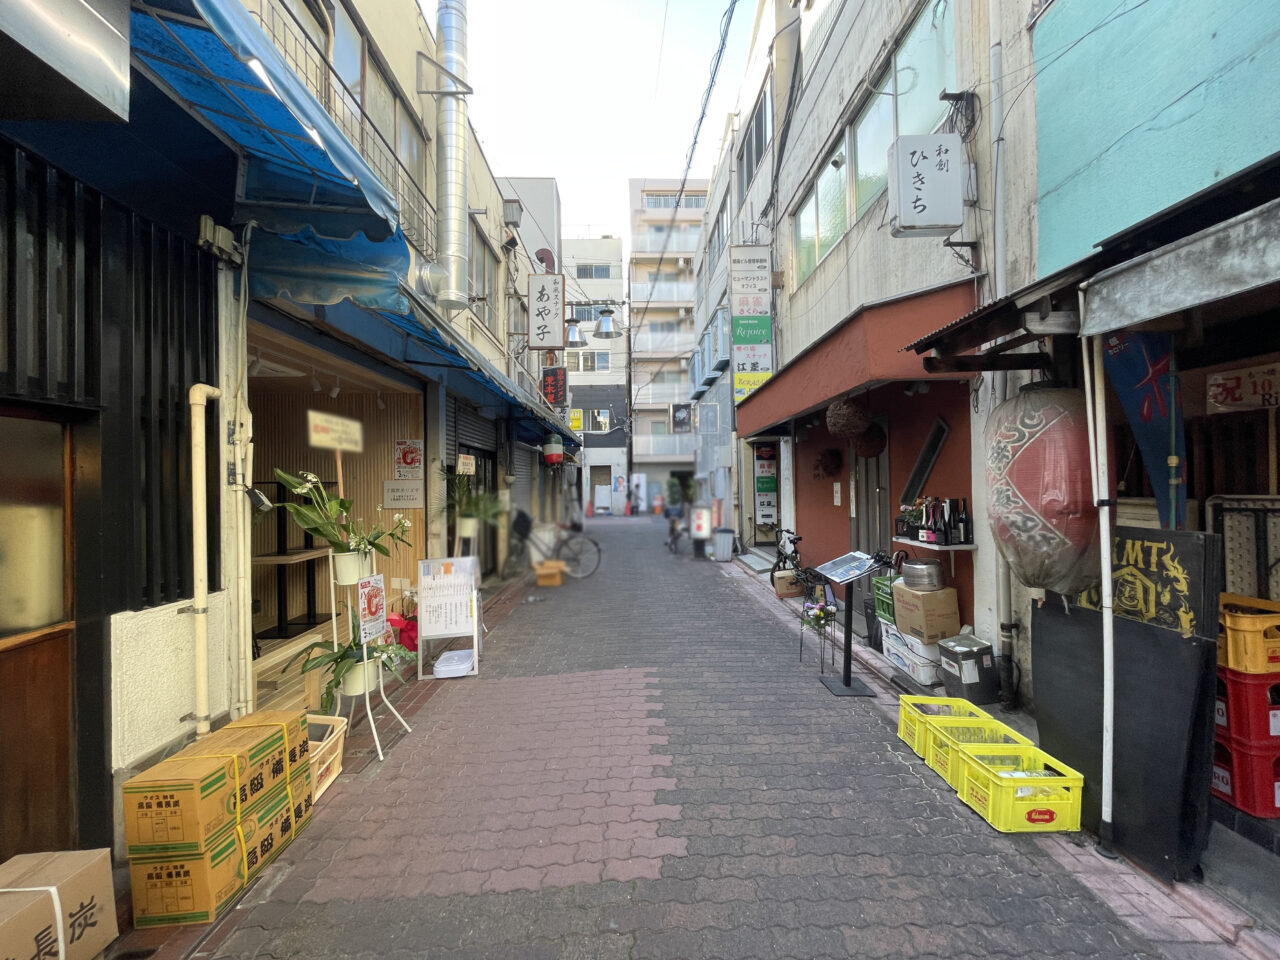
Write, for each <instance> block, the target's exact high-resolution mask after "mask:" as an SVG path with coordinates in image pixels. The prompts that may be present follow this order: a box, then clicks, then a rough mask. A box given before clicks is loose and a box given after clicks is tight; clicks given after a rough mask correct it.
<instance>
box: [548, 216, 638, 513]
mask: <svg viewBox="0 0 1280 960" xmlns="http://www.w3.org/2000/svg"><path fill="white" fill-rule="evenodd" d="M563 247H564V273H565V287H566V291H565V302H566V304H567V305H568V312H569V318H570V319H571V321H572V324H573V325H572V326H571V327H570V330H573V329H575V328H576V330H577V339H576V340H572V341H569V342H567V348H566V350H565V366H566V367H567V368H568V383H569V419H570V421H572V422H573V423H576V424H577V425H578V426H577V427H576V428H575V429H576V430H577V432H578V433H579V434H580V435H581V436H582V438H583V444H582V451H581V452H580V453H579V454H578V457H579V459H580V461H581V464H582V472H583V484H582V494H583V501H584V502H583V504H582V506H583V509H584V511H585V510H586V508H587V505H588V504H590V506H591V510H592V512H606V511H607V512H609V513H617V514H621V513H622V512H623V511H624V510H625V507H626V496H627V487H626V476H627V438H628V435H629V433H630V425H629V424H628V422H627V340H626V337H625V335H623V336H613V337H607V336H601V335H600V334H602V333H605V332H606V330H612V331H615V332H618V333H622V332H623V323H624V320H623V309H622V306H623V303H622V301H623V277H622V239H621V238H620V237H599V238H595V239H569V238H566V239H565V240H564V242H563ZM608 309H612V310H613V311H614V312H613V314H612V316H611V317H610V320H609V323H608V324H607V325H602V324H601V320H600V314H601V311H602V310H608Z"/></svg>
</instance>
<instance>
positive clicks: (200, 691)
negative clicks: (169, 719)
mask: <svg viewBox="0 0 1280 960" xmlns="http://www.w3.org/2000/svg"><path fill="white" fill-rule="evenodd" d="M220 396H222V391H221V390H219V389H218V388H217V387H211V386H209V385H208V384H206V383H193V384H192V385H191V390H190V391H189V392H188V394H187V402H188V403H189V404H190V406H191V578H192V582H193V584H194V587H195V591H194V594H193V596H192V600H191V610H192V613H193V614H194V615H195V654H196V656H195V660H196V664H195V670H196V736H197V737H203V736H206V735H207V734H208V733H209V529H208V509H207V507H206V503H205V500H206V495H207V494H206V488H205V443H204V434H205V422H204V419H205V418H204V410H205V405H206V404H207V402H208V401H209V400H210V399H217V398H218V397H220Z"/></svg>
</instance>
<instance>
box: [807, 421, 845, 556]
mask: <svg viewBox="0 0 1280 960" xmlns="http://www.w3.org/2000/svg"><path fill="white" fill-rule="evenodd" d="M820 419H822V420H823V423H822V424H820V425H819V426H816V427H813V428H812V429H810V431H809V436H808V438H807V439H806V440H805V441H804V442H802V443H797V444H796V445H795V451H796V456H795V459H796V463H795V482H796V532H797V533H798V534H800V536H802V537H804V542H803V543H801V544H800V555H801V556H802V557H804V562H805V564H806V565H808V566H817V565H818V564H820V563H826V562H827V561H828V560H833V559H835V558H836V557H839V556H843V555H844V554H846V553H848V552H849V550H850V549H851V548H850V546H849V455H850V454H849V443H848V441H847V440H837V439H835V438H834V437H832V436H831V434H830V433H828V432H827V428H826V424H825V418H820ZM830 449H835V450H839V451H840V458H841V463H840V470H839V472H838V473H837V474H836V475H835V476H830V477H828V476H822V475H821V474H820V473H819V472H818V470H817V463H818V458H819V457H820V456H821V454H822V452H823V451H824V450H830ZM835 483H839V484H840V506H836V505H835V504H834V503H833V499H834V498H833V497H832V490H831V487H832V484H835Z"/></svg>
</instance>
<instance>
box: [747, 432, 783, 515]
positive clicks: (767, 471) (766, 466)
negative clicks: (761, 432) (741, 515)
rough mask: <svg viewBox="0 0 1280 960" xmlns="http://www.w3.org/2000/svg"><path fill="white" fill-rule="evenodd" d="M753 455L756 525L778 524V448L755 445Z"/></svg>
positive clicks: (769, 444)
mask: <svg viewBox="0 0 1280 960" xmlns="http://www.w3.org/2000/svg"><path fill="white" fill-rule="evenodd" d="M753 449H754V452H755V455H754V459H755V488H756V489H755V493H756V523H758V524H767V525H771V524H776V523H777V522H778V448H777V447H775V446H774V445H773V444H771V443H757V444H756V445H755V447H754V448H753Z"/></svg>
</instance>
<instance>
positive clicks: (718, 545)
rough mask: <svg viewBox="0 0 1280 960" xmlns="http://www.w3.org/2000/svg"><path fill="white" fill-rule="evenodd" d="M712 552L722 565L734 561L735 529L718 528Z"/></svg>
mask: <svg viewBox="0 0 1280 960" xmlns="http://www.w3.org/2000/svg"><path fill="white" fill-rule="evenodd" d="M712 550H714V551H715V555H716V559H717V560H718V561H720V562H721V563H728V562H729V561H730V560H732V559H733V527H716V532H715V542H714V544H713V546H712Z"/></svg>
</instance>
